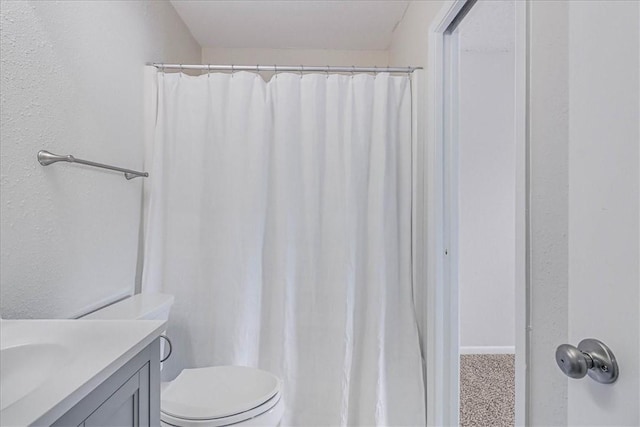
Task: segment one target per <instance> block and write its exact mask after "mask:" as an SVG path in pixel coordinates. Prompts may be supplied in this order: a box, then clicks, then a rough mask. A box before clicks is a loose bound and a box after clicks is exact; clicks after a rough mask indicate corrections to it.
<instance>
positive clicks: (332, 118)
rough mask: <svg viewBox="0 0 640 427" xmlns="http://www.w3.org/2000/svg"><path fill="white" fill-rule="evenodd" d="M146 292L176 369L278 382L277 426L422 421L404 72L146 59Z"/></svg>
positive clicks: (169, 374)
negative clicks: (195, 69) (172, 70)
mask: <svg viewBox="0 0 640 427" xmlns="http://www.w3.org/2000/svg"><path fill="white" fill-rule="evenodd" d="M157 79H158V81H157V85H158V92H157V97H158V98H157V117H156V125H155V138H154V141H153V146H152V148H151V165H150V173H151V177H150V181H149V183H150V185H151V187H150V192H149V194H150V198H149V201H148V203H149V204H148V209H147V212H148V213H147V218H146V225H145V248H144V250H145V256H144V272H143V292H164V293H170V294H173V295H175V298H176V302H175V305H174V307H173V310H172V313H171V319H170V321H169V329H168V334H169V336H170V337H171V338H172V340H173V342H174V355H173V356H172V358H171V359H169V361H168V362H166V363H165V365H166V366H165V372H164V374H165V378H168V379H171V378H173V377H175V376H176V375H177V374H178V373H179V371H180V370H181V369H182V368H185V367H203V366H211V365H221V364H237V365H247V366H255V367H259V368H263V369H266V370H268V371H271V372H273V373H275V374H276V375H278V376H280V377H281V378H282V379H283V381H284V390H285V399H286V412H285V416H284V419H283V423H282V424H283V425H287V426H365V425H367V426H368V425H371V426H373V425H376V426H379V425H393V426H399V425H412V426H418V425H424V424H425V407H424V405H425V403H424V388H423V379H422V378H423V376H422V362H421V355H420V350H419V344H418V332H417V327H416V321H415V316H414V309H413V303H412V283H411V99H410V98H411V95H410V87H409V79H408V77H406V76H400V77H398V76H390V75H387V74H378V75H377V76H376V77H374V76H371V75H365V74H360V75H355V76H348V75H347V76H345V75H328V76H326V75H318V74H312V75H305V76H300V75H297V74H278V75H277V76H276V77H273V78H272V79H271V81H270V82H268V83H265V82H264V81H263V80H262V78H261V77H260V76H259V75H257V74H253V73H235V74H234V75H229V74H222V73H214V74H210V75H203V76H198V77H192V76H187V75H184V74H164V73H158V74H157Z"/></svg>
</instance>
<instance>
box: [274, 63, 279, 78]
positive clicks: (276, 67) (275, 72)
mask: <svg viewBox="0 0 640 427" xmlns="http://www.w3.org/2000/svg"><path fill="white" fill-rule="evenodd" d="M273 75H274V76H275V77H276V79H277V78H278V66H277V65H276V64H273Z"/></svg>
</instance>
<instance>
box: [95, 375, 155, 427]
mask: <svg viewBox="0 0 640 427" xmlns="http://www.w3.org/2000/svg"><path fill="white" fill-rule="evenodd" d="M148 394H149V364H146V365H145V366H144V367H143V368H142V369H141V370H140V371H138V372H136V374H135V375H133V376H132V377H131V378H129V379H128V380H127V382H125V383H124V384H123V385H122V386H121V387H120V388H119V389H118V390H116V392H115V393H113V394H112V395H111V396H109V398H108V399H107V400H105V401H104V403H103V404H102V405H100V406H99V407H98V409H96V410H95V411H94V412H93V413H92V414H91V415H90V416H89V417H88V418H87V419H86V420H85V421H84V426H85V427H94V426H95V427H98V426H114V427H115V426H117V427H129V426H132V427H133V426H135V427H138V426H146V425H149V420H148V419H147V418H148V414H149V411H148V409H147V408H146V407H145V406H146V405H145V402H147V405H148Z"/></svg>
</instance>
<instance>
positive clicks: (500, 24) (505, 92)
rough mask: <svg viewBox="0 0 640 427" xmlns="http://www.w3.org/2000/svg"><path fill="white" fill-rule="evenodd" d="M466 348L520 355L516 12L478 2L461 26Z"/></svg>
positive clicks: (463, 326) (460, 232) (462, 336)
mask: <svg viewBox="0 0 640 427" xmlns="http://www.w3.org/2000/svg"><path fill="white" fill-rule="evenodd" d="M458 31H459V34H460V36H459V70H458V73H459V77H458V82H459V83H458V84H459V86H458V88H459V89H458V90H459V93H458V97H459V112H458V132H459V133H458V156H459V158H458V162H459V163H458V165H459V170H458V191H459V193H458V210H459V218H458V221H459V222H458V227H459V228H458V239H459V242H458V245H459V259H458V262H459V269H458V283H459V298H460V347H461V352H465V353H478V352H481V353H494V352H513V351H514V350H515V206H516V200H515V188H516V183H515V176H516V175H515V141H514V136H515V9H514V4H513V3H512V2H493V3H489V2H479V3H477V4H476V5H475V6H474V7H473V8H472V9H471V11H470V12H469V14H468V15H467V16H466V17H465V19H464V21H463V22H462V23H461V24H460V27H459V29H458Z"/></svg>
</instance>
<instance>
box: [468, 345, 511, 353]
mask: <svg viewBox="0 0 640 427" xmlns="http://www.w3.org/2000/svg"><path fill="white" fill-rule="evenodd" d="M515 353H516V347H515V346H494V347H489V346H481V347H473V346H468V347H460V354H515Z"/></svg>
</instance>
